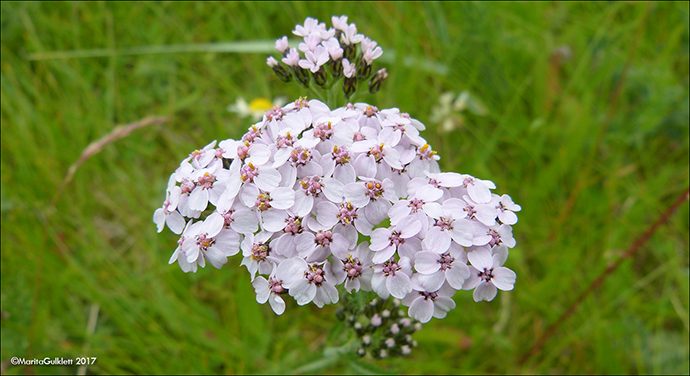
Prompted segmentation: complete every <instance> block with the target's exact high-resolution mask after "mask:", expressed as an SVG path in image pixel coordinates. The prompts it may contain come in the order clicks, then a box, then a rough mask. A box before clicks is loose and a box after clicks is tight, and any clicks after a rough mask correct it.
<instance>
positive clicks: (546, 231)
mask: <svg viewBox="0 0 690 376" xmlns="http://www.w3.org/2000/svg"><path fill="white" fill-rule="evenodd" d="M1 7H2V19H1V24H2V29H1V30H2V36H1V42H2V47H1V48H2V49H1V51H2V62H1V67H2V71H1V84H2V88H1V90H2V91H1V94H2V111H1V116H2V118H1V119H2V127H1V136H2V137H1V141H0V142H1V146H2V160H1V167H2V173H1V179H2V180H1V181H2V191H1V193H2V197H1V199H2V222H1V230H2V231H1V242H2V273H1V275H0V279H1V282H2V293H1V304H2V332H1V340H2V341H1V352H2V354H1V359H0V360H2V371H3V374H4V373H7V374H17V373H20V374H22V373H29V372H33V373H40V374H43V373H75V372H77V368H76V367H66V366H63V367H32V368H26V367H13V366H10V365H9V364H8V360H9V359H10V358H11V357H13V356H19V357H39V358H43V357H65V358H69V357H76V356H95V357H98V360H97V362H96V364H95V365H93V366H90V367H89V369H88V370H89V372H90V373H170V372H181V373H291V372H326V373H370V372H384V373H413V374H415V373H416V374H420V373H424V374H437V373H657V374H658V373H674V374H677V373H681V374H687V373H688V372H689V359H688V351H689V345H688V341H689V328H688V319H687V317H688V306H689V303H688V295H689V286H688V285H689V284H688V278H689V272H688V264H689V256H688V244H689V241H690V240H689V235H688V227H689V226H690V221H689V215H688V204H687V203H685V204H684V205H683V206H682V207H681V209H680V210H679V211H678V212H677V213H676V214H675V215H674V216H673V217H672V219H671V221H669V222H668V223H667V224H666V225H664V226H663V227H661V228H660V229H659V230H658V231H657V232H656V233H655V235H654V236H653V237H652V238H651V240H650V241H649V242H648V243H646V244H645V246H644V247H643V248H642V249H641V250H640V252H639V253H638V254H637V255H636V256H635V258H634V259H633V260H632V261H627V262H625V263H624V264H623V265H622V267H621V268H619V269H618V270H617V271H616V272H615V273H614V274H613V275H611V276H609V277H608V278H607V280H606V282H605V283H604V285H603V286H602V287H601V288H599V289H598V290H597V291H596V292H595V293H594V294H593V295H592V296H590V297H589V298H587V299H586V300H585V301H584V303H583V304H582V305H581V306H580V307H579V309H578V311H577V312H576V313H575V315H574V316H573V317H571V318H570V319H569V320H568V321H566V322H565V323H564V324H563V325H562V326H561V327H560V328H559V330H558V331H557V332H556V334H555V335H554V336H553V337H551V338H550V339H549V341H548V342H547V343H546V346H545V347H544V348H543V349H542V351H541V352H540V353H539V354H538V355H537V356H535V357H533V358H531V359H530V360H529V361H528V362H527V363H525V364H523V365H520V364H519V359H520V357H521V356H522V355H523V354H525V353H526V352H527V351H528V349H529V347H530V346H531V345H532V344H533V343H534V340H535V339H536V337H538V336H539V335H540V334H541V333H542V332H543V331H544V330H545V328H546V327H547V326H548V325H549V324H550V323H552V322H554V321H555V320H556V319H557V318H558V317H559V316H560V315H561V314H562V313H563V312H564V311H565V310H566V309H567V308H568V307H569V305H570V304H571V302H572V301H573V300H574V299H575V297H576V296H577V295H578V294H579V293H580V292H581V291H582V290H583V289H584V288H586V287H587V286H588V285H589V283H590V282H591V281H592V280H594V279H595V278H596V277H597V276H598V275H599V274H600V273H601V272H602V271H603V270H604V269H605V267H606V265H607V264H609V263H610V262H613V261H614V260H616V259H617V257H619V256H620V255H621V254H622V253H623V252H624V251H625V249H627V248H628V247H629V246H630V245H631V244H632V242H633V241H634V240H635V239H636V238H637V237H639V236H640V235H641V234H642V233H643V232H644V231H646V229H647V228H648V227H649V226H650V225H651V223H653V222H654V221H655V220H656V219H657V218H658V217H659V216H660V215H661V213H662V212H663V211H664V210H665V209H666V208H667V207H668V206H669V205H670V203H671V202H673V201H674V200H675V198H676V197H677V196H678V195H679V194H680V193H681V192H683V190H684V189H685V188H686V187H687V186H688V180H689V179H688V158H689V149H690V146H689V136H688V133H689V128H690V126H689V123H688V117H689V107H688V98H689V95H688V86H689V74H688V70H689V51H688V44H689V36H688V35H689V33H688V30H689V26H688V15H689V11H688V3H687V2H684V3H615V2H614V3H520V4H514V3H451V2H424V3H407V2H406V3H389V2H382V3H351V2H336V3H326V2H321V3H315V2H309V3H274V2H256V3H254V2H238V3H177V2H169V3H118V2H113V3H81V2H74V3H37V2H27V3H20V2H2V5H1ZM341 14H347V15H349V20H350V22H355V23H356V24H357V26H358V30H359V31H360V32H362V33H364V34H366V35H368V36H370V37H371V38H372V39H374V40H376V41H378V43H379V45H380V46H382V47H383V49H384V51H390V50H394V51H395V52H396V54H397V55H396V56H397V57H398V59H396V60H395V61H392V62H391V63H389V64H384V65H385V66H387V68H388V70H389V72H390V74H391V75H390V77H389V79H388V81H387V82H386V83H385V84H384V85H383V88H382V90H381V91H380V92H379V93H378V94H377V95H376V96H368V97H365V98H363V100H364V101H367V102H369V103H372V104H375V105H377V106H378V107H379V108H388V107H398V108H400V109H402V110H403V111H406V112H409V113H410V114H411V115H412V116H413V117H415V118H417V119H419V120H420V121H422V122H424V123H425V124H426V125H427V127H428V129H427V130H426V131H425V132H423V133H422V135H423V136H424V137H425V138H426V139H427V140H428V141H429V143H430V144H431V145H432V146H434V148H435V149H437V150H438V152H439V155H441V156H442V159H441V164H442V168H443V169H444V170H446V171H451V170H452V171H458V172H463V173H468V174H472V175H474V176H477V177H480V178H484V179H491V180H493V181H494V182H495V183H496V185H497V186H498V189H497V190H496V192H497V193H499V194H502V193H508V194H510V195H511V196H512V197H513V199H514V200H515V202H517V203H518V204H520V205H522V208H523V210H522V211H521V212H520V213H519V216H520V221H519V223H518V224H517V225H516V226H514V234H515V236H516V238H517V240H518V245H517V247H516V248H515V249H514V250H513V251H512V252H511V257H510V259H509V261H508V264H509V265H508V266H509V267H510V268H511V269H513V270H515V271H516V272H517V274H518V282H517V284H516V288H515V290H514V291H512V292H508V293H505V292H503V293H500V294H499V295H498V297H497V298H496V299H495V300H494V301H493V302H492V303H482V304H477V303H474V302H473V301H472V298H471V294H470V293H467V292H459V293H457V294H456V295H455V297H454V299H455V301H456V303H457V304H458V308H457V309H455V310H454V311H451V312H450V313H449V315H448V317H447V318H445V319H443V320H432V322H430V323H429V324H427V325H425V326H424V329H423V330H422V331H421V332H419V333H417V334H415V338H416V339H417V341H418V343H419V347H418V348H417V349H415V350H414V352H413V354H412V356H410V357H409V358H405V359H395V360H383V361H373V360H362V361H359V360H354V359H353V358H352V357H351V356H341V357H331V358H329V357H324V355H323V349H324V348H325V347H326V346H328V345H334V346H337V345H339V344H340V343H338V341H337V340H338V338H335V339H331V342H330V343H329V333H330V331H331V327H332V325H333V323H334V322H335V320H334V314H333V313H334V309H335V308H334V307H326V308H324V309H321V310H320V309H318V308H316V307H314V306H305V307H297V306H296V304H294V302H292V303H289V304H288V309H287V311H286V313H285V314H283V315H282V316H275V315H274V314H273V312H272V311H271V309H270V308H269V307H268V306H266V305H263V306H262V305H259V304H257V303H256V302H255V299H254V292H253V289H252V287H251V285H250V283H249V280H248V278H247V272H246V271H245V270H244V268H242V269H240V268H239V267H237V266H238V265H239V259H237V258H232V259H231V260H230V262H229V264H228V265H226V267H224V268H223V269H222V270H220V271H218V270H215V269H213V268H211V269H209V268H206V269H204V270H200V271H199V272H198V273H197V274H191V275H189V274H184V273H182V272H181V271H180V270H179V268H178V267H177V266H175V265H172V266H169V265H167V260H168V258H169V257H170V254H171V253H172V251H173V250H174V248H175V241H176V240H177V237H176V236H174V235H173V234H171V233H169V232H167V231H166V232H165V233H164V234H157V233H156V231H155V226H154V224H153V223H152V221H151V216H152V213H153V211H154V210H155V209H156V208H158V207H159V206H160V203H161V202H162V200H163V198H164V197H163V196H164V190H165V184H166V182H167V177H168V176H169V174H170V173H171V172H172V171H173V170H174V169H175V168H176V167H177V165H178V163H179V161H180V160H181V159H183V158H185V157H186V156H187V155H188V153H189V152H190V151H191V150H194V149H196V148H199V147H201V146H204V145H206V144H207V143H208V142H209V141H210V140H213V139H218V140H221V139H225V138H230V137H232V138H237V137H239V136H240V135H241V134H242V133H244V131H245V130H246V128H247V127H248V126H249V125H250V123H251V122H250V121H248V120H242V119H239V118H237V117H236V116H235V115H234V114H232V113H230V112H228V111H227V110H226V107H227V105H228V104H230V103H233V102H234V101H235V99H236V98H238V97H240V96H241V97H244V98H246V99H247V100H251V99H253V98H256V97H265V98H273V97H276V96H279V95H283V96H286V97H288V98H296V97H298V96H299V95H304V94H305V93H302V92H300V90H299V89H298V88H297V87H296V85H283V84H282V83H281V82H279V81H278V80H277V79H276V78H275V77H273V75H272V73H271V71H270V69H268V67H266V65H265V59H266V55H265V54H232V53H217V52H195V53H170V54H141V55H119V56H110V55H107V54H106V56H101V57H88V58H71V59H46V60H29V59H28V58H27V57H28V56H29V55H30V54H33V53H46V52H52V51H74V50H83V49H106V50H108V51H116V50H123V49H127V48H135V47H139V46H161V45H178V44H199V45H201V44H205V43H220V42H235V41H251V40H268V41H271V40H274V39H276V38H278V37H280V36H282V35H288V34H290V32H291V30H293V29H294V25H295V24H297V23H302V22H303V21H304V19H305V18H306V17H308V16H311V17H316V18H318V19H320V20H322V21H329V20H330V16H331V15H341ZM566 50H567V51H568V53H565V54H563V53H562V55H563V56H562V58H561V59H560V60H559V59H558V58H557V57H556V56H559V55H558V51H561V52H563V51H566ZM566 55H567V56H566ZM405 57H412V58H413V59H415V60H414V61H424V60H425V59H427V60H429V61H433V62H435V63H437V64H441V65H443V66H446V67H447V68H448V72H447V74H445V75H444V74H441V73H439V72H437V73H434V72H428V71H424V70H421V69H420V68H419V67H418V66H414V65H412V66H410V65H406V64H404V63H403V62H402V61H403V59H404V58H405ZM619 87H620V92H619V93H618V94H616V92H617V90H619V89H618V88H619ZM462 90H469V91H470V92H471V93H472V95H473V96H476V97H477V98H480V99H481V100H482V102H483V103H484V104H485V106H486V107H487V108H488V110H489V114H488V116H474V115H472V114H466V123H465V126H464V127H462V128H459V129H457V130H455V131H453V132H451V133H441V132H440V131H439V128H438V126H436V125H434V124H431V123H429V120H428V119H429V118H430V116H431V111H432V108H433V107H434V106H435V105H437V103H438V97H439V95H440V94H442V93H443V92H446V91H453V92H456V93H459V92H460V91H462ZM151 115H169V116H172V121H170V122H169V123H167V124H164V125H156V126H152V127H149V128H145V129H142V130H139V131H137V132H135V133H133V134H132V135H130V136H129V137H127V138H125V139H122V140H119V141H117V142H115V143H113V144H111V145H109V146H107V147H106V148H105V149H104V150H103V151H101V152H100V153H99V154H97V155H95V156H93V157H92V158H91V159H89V160H87V162H86V163H84V164H83V165H82V166H81V167H80V168H79V170H78V171H77V173H76V175H75V177H74V180H73V181H72V182H71V183H70V185H69V186H68V188H67V190H66V191H65V192H64V194H63V195H62V197H61V198H60V199H59V201H58V202H57V205H56V209H55V210H54V211H49V210H48V209H49V206H50V202H51V199H52V198H53V196H54V194H55V192H56V190H57V189H58V187H59V186H60V183H61V182H62V179H63V178H64V176H65V174H66V173H67V169H68V167H69V166H70V165H71V164H72V163H74V162H75V161H76V160H77V159H78V158H79V155H80V154H81V152H82V150H83V149H84V148H85V147H86V146H87V145H88V144H89V143H90V142H92V141H94V140H96V139H98V138H100V137H102V136H103V135H105V134H107V133H108V132H110V131H111V130H112V128H114V127H115V126H116V125H117V124H123V123H128V122H131V121H135V120H138V119H141V118H144V117H146V116H151ZM95 306H98V307H99V314H98V320H97V324H96V329H95V332H94V333H93V334H92V335H88V334H87V322H88V317H89V312H90V310H91V309H92V308H93V307H95Z"/></svg>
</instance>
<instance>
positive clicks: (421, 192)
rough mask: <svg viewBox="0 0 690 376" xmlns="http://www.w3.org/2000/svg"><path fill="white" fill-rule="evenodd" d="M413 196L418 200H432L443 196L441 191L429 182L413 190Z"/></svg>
mask: <svg viewBox="0 0 690 376" xmlns="http://www.w3.org/2000/svg"><path fill="white" fill-rule="evenodd" d="M414 196H415V198H417V199H419V200H423V201H426V202H432V201H436V200H438V199H440V198H441V197H443V191H442V190H441V189H439V188H436V187H434V186H433V185H431V184H425V185H423V186H421V187H420V188H419V189H418V190H417V191H416V192H415V194H414Z"/></svg>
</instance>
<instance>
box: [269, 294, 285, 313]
mask: <svg viewBox="0 0 690 376" xmlns="http://www.w3.org/2000/svg"><path fill="white" fill-rule="evenodd" d="M268 303H269V304H270V305H271V308H273V312H275V313H276V315H282V314H283V312H285V301H284V300H283V298H281V297H280V296H279V295H274V296H271V297H270V299H269V300H268Z"/></svg>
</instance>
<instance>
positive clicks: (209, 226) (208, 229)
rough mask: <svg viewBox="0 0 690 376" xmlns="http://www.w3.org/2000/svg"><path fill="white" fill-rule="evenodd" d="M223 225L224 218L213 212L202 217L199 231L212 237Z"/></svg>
mask: <svg viewBox="0 0 690 376" xmlns="http://www.w3.org/2000/svg"><path fill="white" fill-rule="evenodd" d="M223 226H225V219H224V218H223V217H222V216H221V215H220V214H218V212H213V213H211V215H209V216H208V217H206V219H204V222H203V227H201V231H203V232H205V233H206V236H208V237H214V236H216V235H218V233H219V232H220V230H222V229H223Z"/></svg>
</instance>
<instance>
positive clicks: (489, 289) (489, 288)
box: [472, 282, 497, 302]
mask: <svg viewBox="0 0 690 376" xmlns="http://www.w3.org/2000/svg"><path fill="white" fill-rule="evenodd" d="M496 292H497V291H496V286H494V285H493V284H491V283H486V282H482V283H480V284H479V286H477V288H476V289H474V293H472V297H473V298H474V301H475V302H479V301H482V300H486V301H487V302H490V301H492V300H493V299H494V298H495V297H496Z"/></svg>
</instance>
